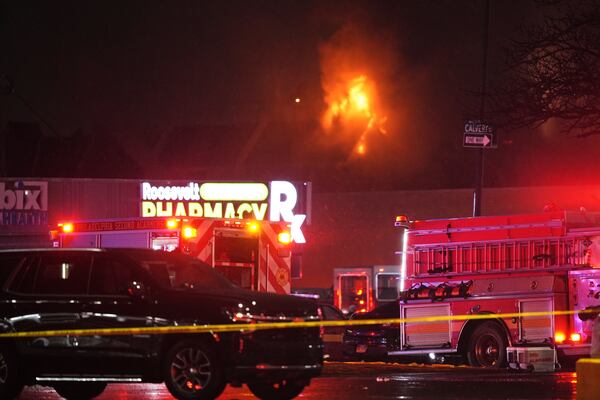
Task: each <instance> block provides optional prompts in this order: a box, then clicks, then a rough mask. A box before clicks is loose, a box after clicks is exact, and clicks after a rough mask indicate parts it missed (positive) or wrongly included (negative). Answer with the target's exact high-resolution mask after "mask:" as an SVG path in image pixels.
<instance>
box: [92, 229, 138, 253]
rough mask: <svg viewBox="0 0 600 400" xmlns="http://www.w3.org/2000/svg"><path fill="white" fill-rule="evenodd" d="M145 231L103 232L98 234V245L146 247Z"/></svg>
mask: <svg viewBox="0 0 600 400" xmlns="http://www.w3.org/2000/svg"><path fill="white" fill-rule="evenodd" d="M148 240H149V239H148V233H147V232H119V233H103V234H102V235H100V247H113V248H115V247H121V248H142V249H143V248H148V246H149V243H148Z"/></svg>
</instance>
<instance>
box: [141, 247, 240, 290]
mask: <svg viewBox="0 0 600 400" xmlns="http://www.w3.org/2000/svg"><path fill="white" fill-rule="evenodd" d="M136 258H137V257H136ZM137 261H139V262H140V264H141V265H142V267H143V268H144V269H146V270H147V271H148V272H149V273H150V275H152V277H153V278H154V280H155V281H156V282H157V283H158V284H159V285H161V286H162V287H166V288H173V289H209V288H231V287H234V286H235V285H234V284H233V283H231V282H230V281H228V280H227V279H226V278H224V277H223V276H221V275H219V274H218V273H217V272H215V271H214V270H213V269H212V268H211V267H210V266H208V265H206V264H204V263H202V262H200V261H198V260H196V259H194V258H190V257H186V256H178V255H175V254H173V253H171V254H168V256H164V255H162V254H160V253H158V254H157V256H156V257H154V256H148V255H146V257H143V256H140V257H139V258H137Z"/></svg>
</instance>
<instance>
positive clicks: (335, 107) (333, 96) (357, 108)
mask: <svg viewBox="0 0 600 400" xmlns="http://www.w3.org/2000/svg"><path fill="white" fill-rule="evenodd" d="M329 89H330V90H329V92H328V93H327V95H326V98H325V102H326V103H327V106H328V108H327V110H326V111H325V113H324V115H323V118H322V124H323V128H324V129H325V130H326V131H332V130H333V129H334V127H336V128H340V129H351V130H356V129H358V130H359V132H360V134H359V136H358V140H357V141H356V143H355V144H354V147H353V151H354V152H355V153H356V154H359V155H363V154H365V153H366V151H367V136H368V135H369V134H371V133H373V132H379V133H382V134H386V133H387V132H386V130H385V128H384V124H385V122H386V120H387V117H385V116H383V117H382V116H381V115H380V114H379V113H378V112H376V111H375V104H376V101H375V100H376V97H377V93H376V87H375V83H374V82H373V81H372V80H370V79H369V78H368V77H367V76H366V75H357V76H355V77H354V78H351V79H349V80H347V81H345V82H339V83H338V84H336V85H335V86H334V87H330V88H329Z"/></svg>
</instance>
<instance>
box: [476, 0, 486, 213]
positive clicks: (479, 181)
mask: <svg viewBox="0 0 600 400" xmlns="http://www.w3.org/2000/svg"><path fill="white" fill-rule="evenodd" d="M489 24H490V0H486V1H485V9H484V16H483V45H482V50H483V63H482V72H481V103H480V105H479V117H480V119H481V121H485V98H486V86H487V59H488V31H489ZM484 152H485V148H483V147H481V148H480V149H479V151H478V153H479V154H478V156H477V166H476V169H475V193H473V216H474V217H478V216H480V215H481V202H482V192H483V176H484V175H483V169H484V168H483V167H484V161H485V160H484Z"/></svg>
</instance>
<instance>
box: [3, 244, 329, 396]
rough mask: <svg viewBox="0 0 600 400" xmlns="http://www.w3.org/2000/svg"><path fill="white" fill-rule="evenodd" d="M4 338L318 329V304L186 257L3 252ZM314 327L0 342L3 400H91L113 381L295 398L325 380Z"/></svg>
mask: <svg viewBox="0 0 600 400" xmlns="http://www.w3.org/2000/svg"><path fill="white" fill-rule="evenodd" d="M0 287H1V290H0V332H3V333H10V332H27V331H29V332H30V331H47V330H73V329H94V328H134V327H175V326H189V325H211V324H231V323H257V324H260V323H261V322H263V321H269V322H273V321H292V320H293V321H313V320H318V319H319V318H320V317H319V309H318V306H317V304H315V302H314V301H311V300H307V299H301V298H296V297H293V296H282V295H275V294H268V293H258V292H252V291H247V290H243V289H239V288H237V287H235V286H234V285H233V284H231V283H230V282H229V281H227V280H226V279H225V278H223V277H222V276H220V275H219V274H217V273H215V272H214V271H213V269H212V268H210V267H209V266H207V265H205V264H203V263H201V262H200V261H198V260H197V259H194V258H191V257H187V256H184V255H181V254H173V253H165V252H159V251H153V250H142V249H111V250H106V249H83V250H75V249H71V250H63V249H54V250H52V249H46V250H9V251H0ZM322 360H323V344H322V340H321V337H320V332H319V328H293V329H276V330H275V329H271V330H247V329H246V330H243V331H242V332H240V331H236V332H224V333H220V332H213V333H177V334H152V335H150V334H144V333H133V334H127V335H126V334H122V335H94V336H78V335H76V334H73V335H72V334H67V335H63V336H48V335H44V333H43V332H40V335H39V336H37V335H36V336H33V337H27V338H19V339H9V338H0V398H2V399H5V398H13V397H15V396H17V395H18V393H19V392H20V391H21V389H22V387H23V386H24V385H32V384H43V385H48V386H52V387H54V388H55V389H56V391H57V392H58V393H59V394H60V395H61V396H63V397H65V398H67V399H90V398H93V397H95V396H97V395H99V394H100V393H101V392H102V391H103V390H104V388H105V387H106V384H107V383H109V382H154V383H158V382H165V384H166V386H167V388H168V389H169V391H170V392H171V394H172V395H173V396H174V397H176V398H178V399H213V398H215V397H218V396H219V394H221V392H222V391H223V390H224V388H225V386H226V384H227V383H230V384H232V385H238V386H239V385H241V384H242V383H246V384H247V385H248V387H249V388H250V390H251V391H252V392H253V393H254V394H255V395H256V396H258V397H259V398H268V399H271V398H281V399H289V398H293V397H295V396H297V395H298V394H299V393H300V392H301V391H302V390H303V389H304V387H305V386H307V385H308V384H309V383H310V380H311V378H313V377H315V376H317V375H319V374H320V372H321V369H322Z"/></svg>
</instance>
